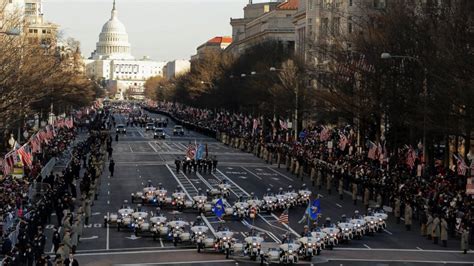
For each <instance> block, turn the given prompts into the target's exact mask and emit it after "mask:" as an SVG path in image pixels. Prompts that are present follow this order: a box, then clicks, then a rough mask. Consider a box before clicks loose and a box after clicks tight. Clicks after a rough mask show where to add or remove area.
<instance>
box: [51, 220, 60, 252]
mask: <svg viewBox="0 0 474 266" xmlns="http://www.w3.org/2000/svg"><path fill="white" fill-rule="evenodd" d="M52 241H53V250H54V253H56V252H57V251H58V248H59V244H61V235H60V234H59V231H58V228H57V227H56V226H55V227H54V232H53V239H52Z"/></svg>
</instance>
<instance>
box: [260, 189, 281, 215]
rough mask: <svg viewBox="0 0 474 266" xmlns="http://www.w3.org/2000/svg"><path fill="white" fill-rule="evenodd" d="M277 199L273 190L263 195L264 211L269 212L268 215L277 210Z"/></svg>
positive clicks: (268, 190)
mask: <svg viewBox="0 0 474 266" xmlns="http://www.w3.org/2000/svg"><path fill="white" fill-rule="evenodd" d="M277 201H278V199H277V197H275V194H273V193H272V192H271V189H270V188H268V189H267V192H266V193H265V195H263V204H262V209H263V210H265V211H267V212H268V213H271V212H272V211H274V210H276V209H277Z"/></svg>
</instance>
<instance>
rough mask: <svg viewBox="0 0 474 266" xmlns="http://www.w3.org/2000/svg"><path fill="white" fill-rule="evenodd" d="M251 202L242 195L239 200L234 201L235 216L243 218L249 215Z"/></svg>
mask: <svg viewBox="0 0 474 266" xmlns="http://www.w3.org/2000/svg"><path fill="white" fill-rule="evenodd" d="M248 209H249V204H248V202H246V201H244V200H243V199H242V197H239V200H238V201H237V202H236V203H234V216H235V217H237V218H239V219H243V218H245V217H247V216H248Z"/></svg>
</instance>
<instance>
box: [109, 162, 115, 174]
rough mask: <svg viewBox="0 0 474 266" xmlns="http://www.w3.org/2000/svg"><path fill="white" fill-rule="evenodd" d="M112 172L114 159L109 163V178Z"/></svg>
mask: <svg viewBox="0 0 474 266" xmlns="http://www.w3.org/2000/svg"><path fill="white" fill-rule="evenodd" d="M114 170H115V162H114V159H111V160H110V163H109V172H110V176H111V177H112V176H114Z"/></svg>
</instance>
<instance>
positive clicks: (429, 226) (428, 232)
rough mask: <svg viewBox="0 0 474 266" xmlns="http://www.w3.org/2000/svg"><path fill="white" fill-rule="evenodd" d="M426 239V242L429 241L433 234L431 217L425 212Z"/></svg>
mask: <svg viewBox="0 0 474 266" xmlns="http://www.w3.org/2000/svg"><path fill="white" fill-rule="evenodd" d="M426 215H427V218H426V237H427V238H428V240H431V232H433V216H431V213H430V212H428V210H427V211H426Z"/></svg>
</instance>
